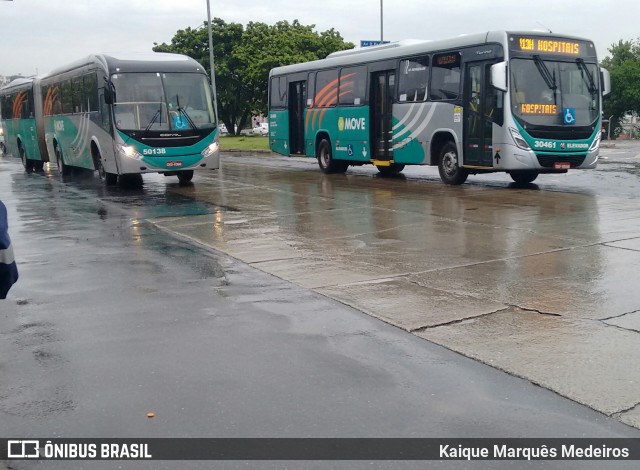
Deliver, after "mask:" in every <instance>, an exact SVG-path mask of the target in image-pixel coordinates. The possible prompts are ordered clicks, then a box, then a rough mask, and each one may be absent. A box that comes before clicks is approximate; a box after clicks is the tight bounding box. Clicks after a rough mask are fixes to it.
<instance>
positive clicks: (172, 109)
mask: <svg viewBox="0 0 640 470" xmlns="http://www.w3.org/2000/svg"><path fill="white" fill-rule="evenodd" d="M162 80H163V83H164V87H165V92H166V95H167V107H168V108H169V114H170V116H171V123H172V125H173V127H174V128H176V129H178V128H193V127H195V128H198V129H201V128H207V127H213V126H214V123H215V117H214V114H213V105H212V99H211V87H210V86H209V82H208V81H207V78H206V76H205V75H203V74H199V73H163V74H162Z"/></svg>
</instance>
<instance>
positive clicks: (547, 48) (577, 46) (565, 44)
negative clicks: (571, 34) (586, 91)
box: [511, 36, 595, 57]
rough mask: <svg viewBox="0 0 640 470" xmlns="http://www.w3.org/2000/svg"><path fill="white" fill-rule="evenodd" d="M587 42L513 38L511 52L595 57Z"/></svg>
mask: <svg viewBox="0 0 640 470" xmlns="http://www.w3.org/2000/svg"><path fill="white" fill-rule="evenodd" d="M589 46H590V43H588V42H587V41H578V40H571V39H563V38H550V37H532V36H514V37H511V50H513V51H516V52H525V53H533V54H553V55H568V56H574V57H581V56H588V55H595V51H594V48H593V45H591V47H589Z"/></svg>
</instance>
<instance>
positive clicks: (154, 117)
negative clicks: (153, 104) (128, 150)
mask: <svg viewBox="0 0 640 470" xmlns="http://www.w3.org/2000/svg"><path fill="white" fill-rule="evenodd" d="M160 114H162V105H160V109H158V110H157V111H156V113H155V114H154V115H153V117H152V118H151V121H149V124H148V125H147V127H146V129H145V131H148V130H149V129H151V126H153V124H154V123H155V122H156V119H158V116H160ZM160 124H162V119H161V120H160Z"/></svg>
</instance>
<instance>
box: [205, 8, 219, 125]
mask: <svg viewBox="0 0 640 470" xmlns="http://www.w3.org/2000/svg"><path fill="white" fill-rule="evenodd" d="M207 26H208V27H209V65H210V66H211V92H212V93H213V111H214V112H215V114H216V122H217V121H218V97H217V93H216V74H215V71H214V67H213V37H212V35H211V5H210V4H209V0H207Z"/></svg>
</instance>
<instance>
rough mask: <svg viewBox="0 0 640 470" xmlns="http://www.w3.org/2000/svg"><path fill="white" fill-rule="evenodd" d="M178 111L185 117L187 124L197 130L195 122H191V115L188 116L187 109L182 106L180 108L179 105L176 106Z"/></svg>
mask: <svg viewBox="0 0 640 470" xmlns="http://www.w3.org/2000/svg"><path fill="white" fill-rule="evenodd" d="M177 109H178V112H179V113H180V114H182V115H183V116H184V117H185V119H186V120H187V122H188V123H189V125H190V126H191V127H192V128H193V129H194V130H198V128H197V127H196V123H195V122H193V119H191V116H189V114H188V113H187V111H186V110H185V109H184V108H181V107H180V106H178V108H177Z"/></svg>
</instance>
